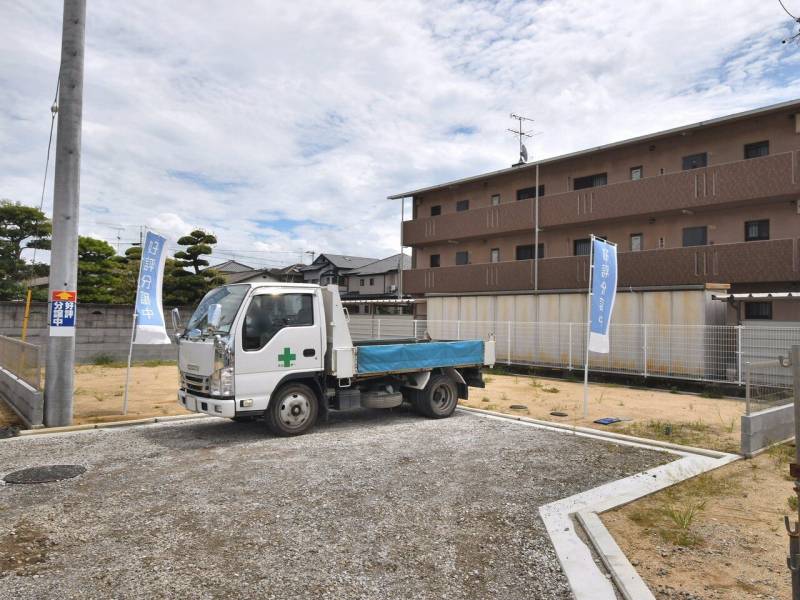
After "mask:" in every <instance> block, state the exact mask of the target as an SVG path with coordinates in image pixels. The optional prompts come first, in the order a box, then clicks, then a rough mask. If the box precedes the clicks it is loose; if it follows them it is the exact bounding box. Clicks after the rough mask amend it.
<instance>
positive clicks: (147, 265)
mask: <svg viewBox="0 0 800 600" xmlns="http://www.w3.org/2000/svg"><path fill="white" fill-rule="evenodd" d="M166 244H167V240H166V238H164V237H161V236H160V235H158V234H155V233H153V232H152V231H148V232H147V235H146V236H145V238H144V245H143V246H142V262H141V263H140V264H139V282H138V284H137V286H136V309H135V310H136V331H135V333H134V336H133V343H134V344H169V343H171V341H170V339H169V336H168V335H167V329H166V326H165V323H164V309H163V307H162V306H161V286H162V283H163V281H164V263H165V262H166V260H167V251H166Z"/></svg>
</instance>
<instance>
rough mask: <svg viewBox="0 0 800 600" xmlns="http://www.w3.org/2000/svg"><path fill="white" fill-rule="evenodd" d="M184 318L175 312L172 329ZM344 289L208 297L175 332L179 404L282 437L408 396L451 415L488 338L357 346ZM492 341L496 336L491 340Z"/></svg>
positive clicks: (491, 347) (477, 373) (242, 287)
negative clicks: (326, 417)
mask: <svg viewBox="0 0 800 600" xmlns="http://www.w3.org/2000/svg"><path fill="white" fill-rule="evenodd" d="M177 321H179V315H177V313H176V312H173V324H174V325H175V326H176V329H178V330H180V328H179V327H178V326H177ZM348 321H349V317H348V315H347V311H346V309H345V308H344V307H343V306H342V302H341V299H340V297H339V290H338V287H337V286H335V285H330V286H326V287H321V286H318V285H311V284H300V283H243V284H233V285H224V286H221V287H218V288H215V289H213V290H211V291H210V292H208V294H206V296H205V297H204V298H203V300H202V301H201V302H200V304H199V305H198V307H197V310H195V312H194V314H193V315H192V317H191V318H190V320H189V322H188V324H187V326H186V328H185V329H183V330H182V331H180V332H179V333H177V341H178V368H179V369H180V390H179V391H178V402H179V403H180V404H181V406H183V407H184V408H186V409H188V410H190V411H193V412H203V413H207V414H209V415H213V416H217V417H227V418H230V419H233V420H234V421H252V420H255V419H259V418H263V419H264V421H265V422H266V424H267V425H268V426H269V428H270V429H271V430H272V431H273V432H274V433H275V434H277V435H284V436H289V435H298V434H301V433H305V432H306V431H308V430H309V429H310V428H311V427H312V426H313V425H314V423H315V422H316V421H317V419H318V418H319V416H320V414H327V411H332V410H349V409H354V408H358V407H368V408H392V407H395V406H399V405H400V404H401V403H402V402H403V401H404V400H405V401H408V402H410V403H411V404H412V405H413V407H414V408H415V409H416V410H417V411H418V412H420V413H422V414H423V415H425V416H428V417H431V418H443V417H449V416H450V415H451V414H452V413H453V411H454V410H455V408H456V404H458V399H459V398H466V397H467V393H468V386H477V387H483V378H482V375H481V369H482V367H483V366H484V365H490V366H491V365H493V364H494V360H495V342H494V340H493V339H488V340H456V341H432V340H431V339H430V337H429V336H427V334H426V335H425V337H424V338H423V339H407V340H370V341H366V342H356V343H354V342H353V341H352V339H351V336H350V330H349V327H348ZM490 337H491V336H490Z"/></svg>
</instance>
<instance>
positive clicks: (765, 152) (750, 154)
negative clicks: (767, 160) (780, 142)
mask: <svg viewBox="0 0 800 600" xmlns="http://www.w3.org/2000/svg"><path fill="white" fill-rule="evenodd" d="M759 156H769V140H767V141H764V142H753V143H752V144H745V145H744V157H745V158H758V157H759Z"/></svg>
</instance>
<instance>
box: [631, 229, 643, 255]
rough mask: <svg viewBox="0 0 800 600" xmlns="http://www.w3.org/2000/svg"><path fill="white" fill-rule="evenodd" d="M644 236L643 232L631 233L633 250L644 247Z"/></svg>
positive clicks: (639, 249) (637, 250)
mask: <svg viewBox="0 0 800 600" xmlns="http://www.w3.org/2000/svg"><path fill="white" fill-rule="evenodd" d="M643 240H644V237H643V236H642V234H641V233H632V234H631V252H640V251H641V249H642V241H643Z"/></svg>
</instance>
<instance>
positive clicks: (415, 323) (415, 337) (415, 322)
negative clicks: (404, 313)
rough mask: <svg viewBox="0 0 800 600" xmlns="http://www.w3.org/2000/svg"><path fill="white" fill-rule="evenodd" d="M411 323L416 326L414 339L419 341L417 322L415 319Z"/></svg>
mask: <svg viewBox="0 0 800 600" xmlns="http://www.w3.org/2000/svg"><path fill="white" fill-rule="evenodd" d="M411 322H412V323H413V324H414V339H417V337H419V336H417V320H416V319H413V320H412V321H411Z"/></svg>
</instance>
